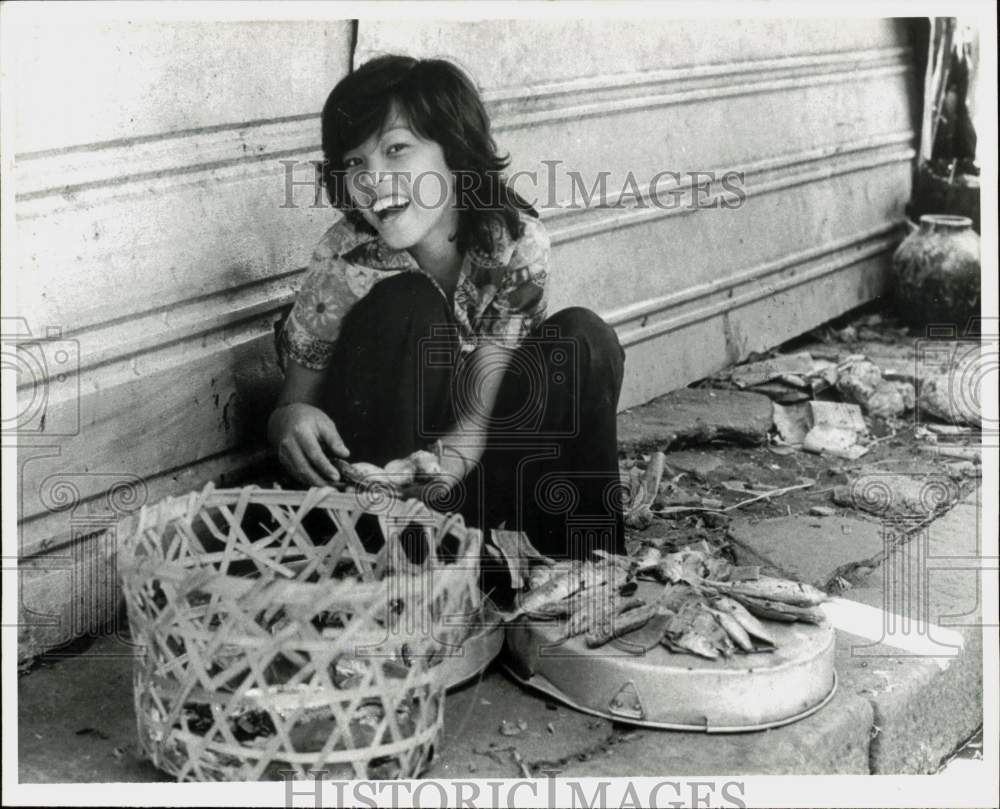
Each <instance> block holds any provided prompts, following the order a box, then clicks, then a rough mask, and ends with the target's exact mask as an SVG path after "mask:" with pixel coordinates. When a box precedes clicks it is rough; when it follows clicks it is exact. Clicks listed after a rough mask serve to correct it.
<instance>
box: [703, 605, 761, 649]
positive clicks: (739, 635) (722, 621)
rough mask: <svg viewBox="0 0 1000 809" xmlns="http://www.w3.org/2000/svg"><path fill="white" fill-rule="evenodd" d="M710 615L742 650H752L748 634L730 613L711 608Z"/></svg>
mask: <svg viewBox="0 0 1000 809" xmlns="http://www.w3.org/2000/svg"><path fill="white" fill-rule="evenodd" d="M711 613H712V615H714V616H715V619H716V620H717V621H718V622H719V625H720V626H721V627H722V628H723V629H724V630H726V634H727V635H729V637H730V638H732V641H733V643H735V644H736V645H737V646H738V647H739V648H740V649H742V650H743V651H744V652H752V651H753V641H752V640H751V639H750V635H749V634H748V633H747V631H746V630H745V629H744V628H743V625H742V624H740V622H739V621H737V620H736V619H735V618H734V617H733V616H732V615H731V614H730V613H728V612H722V611H720V610H711Z"/></svg>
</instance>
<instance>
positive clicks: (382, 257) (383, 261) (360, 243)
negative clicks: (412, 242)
mask: <svg viewBox="0 0 1000 809" xmlns="http://www.w3.org/2000/svg"><path fill="white" fill-rule="evenodd" d="M345 224H346V225H347V228H346V231H347V233H346V234H344V237H343V238H342V240H341V243H340V249H339V254H340V257H341V258H343V259H344V260H345V261H348V262H350V263H351V264H359V265H361V266H363V267H370V268H371V269H374V270H404V269H409V270H417V269H420V268H419V266H418V264H417V261H416V259H414V258H413V256H411V255H410V254H409V253H408V252H407V251H406V250H395V249H393V248H392V247H389V245H387V244H386V243H385V240H384V239H383V238H382V237H381V236H379V235H378V234H377V233H366V232H364V231H362V230H360V229H359V228H357V227H356V226H355V225H353V224H352V223H351V222H348V221H346V220H345ZM513 252H514V245H513V243H512V241H511V239H510V238H509V236H508V234H507V228H505V227H503V226H502V225H501V224H500V223H499V222H498V223H497V224H496V226H495V227H494V231H493V250H492V251H490V252H489V253H485V252H483V251H481V250H478V249H476V248H472V249H470V250H469V254H468V256H467V257H466V261H465V262H463V269H464V268H465V267H467V266H468V265H469V264H471V265H473V266H476V267H481V268H484V269H498V268H499V267H503V266H506V265H507V264H508V263H509V262H510V258H511V255H512V254H513Z"/></svg>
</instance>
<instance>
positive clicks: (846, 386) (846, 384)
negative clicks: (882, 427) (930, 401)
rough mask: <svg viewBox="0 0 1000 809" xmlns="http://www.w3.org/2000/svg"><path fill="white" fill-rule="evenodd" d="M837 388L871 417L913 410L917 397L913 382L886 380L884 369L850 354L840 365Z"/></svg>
mask: <svg viewBox="0 0 1000 809" xmlns="http://www.w3.org/2000/svg"><path fill="white" fill-rule="evenodd" d="M836 388H837V391H838V392H839V393H840V394H841V396H843V397H844V399H846V400H847V401H848V402H851V403H853V404H857V405H860V406H861V408H862V410H864V412H865V413H867V414H868V415H869V416H873V417H877V418H883V419H889V418H896V417H898V416H901V415H903V413H905V412H906V411H907V410H912V409H913V407H914V404H915V399H916V395H915V392H914V390H913V385H911V384H910V383H908V382H900V381H890V380H887V379H885V378H884V377H883V375H882V369H881V368H880V367H879V366H877V365H876V364H875V363H874V362H872V361H871V360H869V359H865V358H855V357H850V358H848V359H847V360H845V361H844V362H842V363H841V364H840V365H839V366H838V368H837V383H836Z"/></svg>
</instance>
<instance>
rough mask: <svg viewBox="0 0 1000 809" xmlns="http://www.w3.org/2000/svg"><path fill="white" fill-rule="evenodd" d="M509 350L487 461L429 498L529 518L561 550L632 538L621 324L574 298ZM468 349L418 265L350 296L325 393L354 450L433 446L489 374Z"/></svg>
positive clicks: (536, 534)
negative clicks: (470, 359) (470, 361)
mask: <svg viewBox="0 0 1000 809" xmlns="http://www.w3.org/2000/svg"><path fill="white" fill-rule="evenodd" d="M510 350H511V351H512V355H511V357H510V362H509V364H508V366H507V369H506V371H504V372H503V378H502V380H501V381H500V389H499V394H498V397H497V402H496V405H495V408H494V410H493V412H492V414H491V418H490V420H489V422H488V429H487V435H486V442H487V443H486V451H485V453H484V455H483V458H482V461H481V462H480V463H479V464H478V465H477V467H476V468H475V469H474V470H473V471H472V472H471V473H470V474H469V475H468V476H467V477H466V479H465V480H464V481H462V483H461V485H459V486H457V487H456V488H455V490H454V491H453V492H452V493H451V494H450V495H449V496H448V497H447V498H446V500H447V501H446V502H440V503H432V504H431V505H433V506H435V507H437V508H438V509H439V510H441V511H453V512H455V511H457V512H460V513H461V514H462V515H463V516H464V518H465V519H466V522H467V523H469V524H471V525H474V526H477V527H479V528H483V529H486V528H498V527H500V526H501V525H503V526H504V527H506V528H507V529H508V530H521V531H524V532H526V533H527V535H528V537H529V538H530V539H531V541H532V542H533V543H534V544H535V545H536V547H538V549H539V550H540V551H542V552H543V553H546V554H549V555H551V556H555V557H574V558H580V557H584V556H586V555H587V553H588V552H589V550H592V549H594V548H603V549H606V550H610V551H613V552H619V553H620V552H624V530H623V521H622V513H621V505H620V500H619V495H618V493H619V491H620V488H619V475H618V454H617V429H616V418H615V414H616V411H617V405H618V396H619V393H620V391H621V385H622V375H623V372H624V363H625V352H624V350H623V349H622V347H621V345H620V343H619V342H618V338H617V335H616V334H615V332H614V330H613V329H612V328H611V327H609V326H608V325H607V324H606V323H605V322H604V321H603V320H601V319H600V318H599V317H598V316H597V315H596V314H594V313H593V312H592V311H590V310H589V309H584V308H581V307H571V308H568V309H563V310H561V311H560V312H557V313H556V314H554V315H552V316H551V317H549V318H548V319H547V320H546V321H545V322H544V323H543V324H542V325H541V326H540V327H539V328H538V329H536V331H535V332H533V333H532V334H530V335H529V336H527V337H526V338H525V339H524V340H523V341H522V342H521V344H520V345H518V347H517V348H515V349H510ZM459 354H460V351H459V340H458V332H457V326H456V324H455V320H454V315H453V313H452V311H451V307H450V305H449V304H448V302H447V301H446V300H445V299H444V297H443V296H442V295H441V293H440V292H439V291H438V290H437V288H436V287H435V286H434V284H433V283H432V282H431V281H430V280H429V279H428V278H426V277H425V276H423V275H421V274H420V273H401V274H399V275H396V276H392V277H391V278H388V279H386V280H384V281H380V282H379V283H378V284H376V285H375V286H374V287H373V288H372V290H371V291H370V292H369V293H368V295H366V296H365V297H364V298H363V299H361V300H360V301H358V302H357V303H355V304H354V306H353V307H352V308H351V310H350V311H349V312H348V314H347V316H346V317H345V318H344V320H343V323H342V328H341V333H340V338H339V340H338V343H337V346H336V348H335V350H334V357H333V362H332V366H331V375H330V377H329V380H328V383H329V384H328V387H327V391H326V393H325V400H326V402H327V403H328V405H327V407H326V409H327V412H328V413H329V414H330V416H331V417H332V418H333V420H334V423H335V424H336V425H337V428H338V430H339V431H340V434H341V436H342V437H343V439H344V442H345V443H346V444H347V447H348V449H349V450H350V451H351V458H352V460H356V461H368V462H370V463H375V464H378V465H384V464H385V463H386V462H387V461H389V460H391V459H393V458H400V457H403V456H405V455H408V454H409V453H411V452H413V451H414V450H416V449H426V448H428V447H429V446H430V445H431V444H433V442H434V440H435V439H436V438H437V437H438V436H441V435H444V434H445V433H446V432H447V431H448V429H449V428H450V427H452V426H453V424H454V420H455V415H456V413H457V412H459V411H462V412H465V411H466V410H467V409H470V408H475V407H476V405H477V394H478V390H479V389H480V387H481V385H482V378H481V377H480V378H473V377H472V375H470V374H469V373H468V366H467V365H465V364H464V363H463V362H461V361H460V362H458V363H456V358H457V357H458V356H459ZM489 372H490V371H489V368H486V369H484V370H483V373H487V374H488V373H489ZM459 449H461V448H459Z"/></svg>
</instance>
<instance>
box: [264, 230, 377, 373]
mask: <svg viewBox="0 0 1000 809" xmlns="http://www.w3.org/2000/svg"><path fill="white" fill-rule="evenodd" d="M345 231H346V225H345V223H344V222H343V220H341V222H338V223H337V224H336V225H334V226H333V227H332V228H330V230H329V231H327V232H326V234H324V236H323V238H322V239H321V240H320V242H319V244H318V245H317V246H316V249H315V251H314V252H313V255H312V259H311V260H310V262H309V268H308V269H307V270H306V273H305V276H304V277H303V280H302V285H301V286H300V287H299V290H298V293H297V294H296V296H295V303H294V304H293V305H292V309H291V312H289V315H288V317H287V318H286V319H285V323H284V326H283V327H282V329H281V331H280V332H279V333H278V339H277V351H278V364H279V365H280V366H281V368H282V370H284V369H285V367H286V364H287V361H288V359H292V360H294V361H295V362H297V363H298V364H299V365H302V366H304V367H306V368H311V369H313V370H322V369H323V368H326V367H327V366H328V365H329V364H330V359H331V357H332V356H333V347H334V345H335V344H336V342H337V336H338V335H339V334H340V324H341V321H342V320H343V317H344V314H345V313H346V312H347V311H348V309H350V308H351V306H352V305H353V304H354V303H355V301H357V300H358V298H360V297H362V296H363V295H364V293H365V291H366V290H365V289H364V287H365V286H370V284H366V283H365V282H366V280H367V279H357V278H354V277H352V274H351V270H352V269H354V270H360V269H361V268H353V267H351V265H348V264H347V262H345V261H344V259H342V258H341V253H342V248H343V245H344V242H345V239H346V238H348V237H349V234H347V233H346V232H345ZM355 274H356V273H355ZM371 280H372V282H374V279H371Z"/></svg>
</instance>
